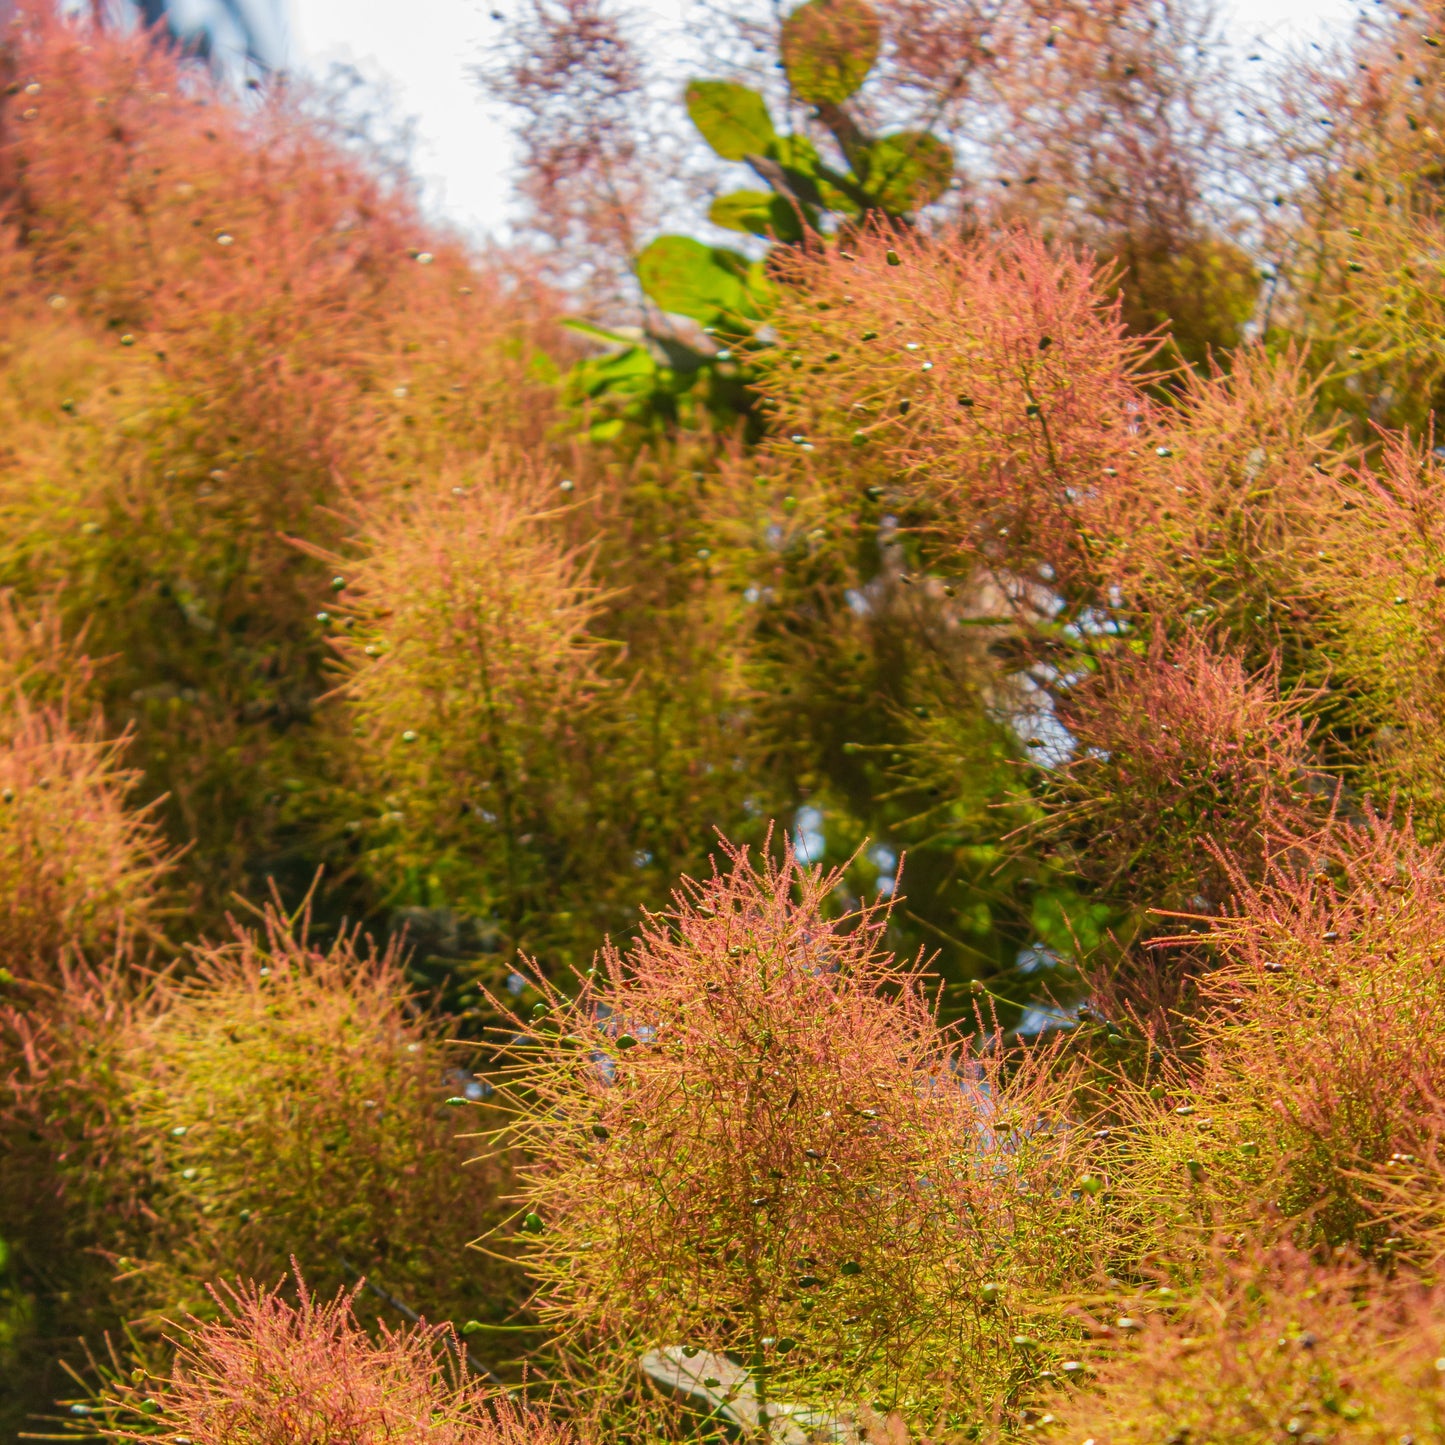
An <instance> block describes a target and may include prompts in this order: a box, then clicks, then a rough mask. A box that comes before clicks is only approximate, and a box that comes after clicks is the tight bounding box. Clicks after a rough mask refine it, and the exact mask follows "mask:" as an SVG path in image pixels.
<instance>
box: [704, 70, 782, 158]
mask: <svg viewBox="0 0 1445 1445" xmlns="http://www.w3.org/2000/svg"><path fill="white" fill-rule="evenodd" d="M684 99H685V100H686V102H687V113H688V115H690V116H691V117H692V123H693V124H694V125H695V126H696V127H697V128H698V130H699V131H700V132H701V133H702V138H703V139H704V140H705V141H706V142H707V143H708V144H709V145H710V146H711V147H712V148H713V150H715V151H716V152H717V153H718V155H720V156H721V157H722V158H723V159H724V160H725V161H740V160H742V159H743V158H744V157H745V156H749V155H762V154H763V153H764V152H765V151H766V150H767V148H768V145H769V144H770V143H771V142H772V141H774V140H776V139H777V132H776V131H775V130H774V129H773V122H772V119H771V117H770V116H769V115H768V107H767V102H766V101H764V99H763V98H762V96H760V95H759V94H758V93H757V91H755V90H749V89H748V88H747V86H745V85H735V84H733V82H732V81H730V80H694V81H692V82H691V83H690V84H689V85H688V87H687V90H686V92H685V93H684Z"/></svg>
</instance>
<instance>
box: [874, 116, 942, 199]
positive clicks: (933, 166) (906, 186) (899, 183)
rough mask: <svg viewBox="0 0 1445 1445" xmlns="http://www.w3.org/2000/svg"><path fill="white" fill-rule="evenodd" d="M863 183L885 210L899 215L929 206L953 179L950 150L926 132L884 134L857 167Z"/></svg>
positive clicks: (907, 131)
mask: <svg viewBox="0 0 1445 1445" xmlns="http://www.w3.org/2000/svg"><path fill="white" fill-rule="evenodd" d="M860 171H861V172H862V180H863V183H864V184H865V185H866V186H867V187H868V190H869V191H870V192H871V193H872V195H873V196H874V198H875V199H876V200H877V202H878V204H879V205H880V206H881V207H882V208H883V209H884V210H885V211H892V212H893V213H894V214H899V213H901V212H903V211H916V210H920V209H921V208H922V207H924V206H927V205H931V204H932V203H933V202H934V201H936V200H937V199H938V198H939V197H940V196H941V195H942V194H943V193H944V191H946V190H947V189H948V184H949V182H950V181H951V180H952V179H953V151H952V150H950V149H949V147H948V146H946V145H945V144H944V143H943V142H942V141H941V140H939V139H938V137H937V136H936V135H930V134H929V133H928V132H927V131H917V130H905V131H899V132H898V133H897V134H896V135H885V136H884V137H883V138H882V139H881V140H878V141H875V142H874V144H873V145H872V146H870V147H869V149H868V153H867V157H866V159H865V161H864V162H863V164H862V165H861V166H860Z"/></svg>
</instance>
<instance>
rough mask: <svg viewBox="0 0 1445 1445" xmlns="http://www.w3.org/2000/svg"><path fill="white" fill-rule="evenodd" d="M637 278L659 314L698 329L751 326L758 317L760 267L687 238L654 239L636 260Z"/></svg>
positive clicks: (762, 288)
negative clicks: (694, 324) (694, 323)
mask: <svg viewBox="0 0 1445 1445" xmlns="http://www.w3.org/2000/svg"><path fill="white" fill-rule="evenodd" d="M637 279H638V280H639V281H640V282H641V283H642V289H643V290H644V291H645V292H646V293H647V294H648V296H650V297H651V298H652V299H653V300H654V301H655V302H656V303H657V304H658V306H659V307H661V308H662V310H664V311H667V312H670V313H672V314H673V315H676V316H690V317H692V319H693V320H694V321H700V322H702V324H703V325H704V326H716V325H718V324H720V323H731V324H733V325H736V324H737V323H738V322H739V321H744V322H746V321H757V320H759V319H760V318H761V317H762V314H763V312H762V309H761V303H762V302H763V300H764V298H765V296H766V289H765V288H766V278H765V277H763V276H762V271H761V267H759V266H757V265H756V264H753V263H749V261H748V258H747V257H746V256H742V255H739V253H738V252H736V251H729V250H727V249H726V248H725V247H722V246H705V245H703V243H702V242H701V241H695V240H693V238H692V237H691V236H659V237H658V238H657V239H656V240H655V241H653V242H652V243H651V244H650V245H648V246H647V247H646V248H645V249H644V250H643V252H642V254H641V255H640V256H639V257H638V258H637Z"/></svg>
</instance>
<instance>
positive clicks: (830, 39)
mask: <svg viewBox="0 0 1445 1445" xmlns="http://www.w3.org/2000/svg"><path fill="white" fill-rule="evenodd" d="M880 33H881V27H880V26H879V23H878V16H877V14H876V13H875V11H874V10H873V7H872V6H871V5H868V4H867V3H866V0H806V3H805V4H802V5H799V6H798V8H797V9H796V10H794V11H793V13H792V14H791V15H789V16H788V18H787V19H786V20H785V21H783V36H782V52H783V68H784V69H785V70H786V71H787V72H788V83H789V84H790V85H791V86H792V87H793V94H794V95H796V96H797V97H798V99H799V100H804V101H807V102H808V104H810V105H837V104H839V103H840V102H842V101H845V100H847V99H848V97H849V96H850V95H852V94H853V93H854V91H856V90H857V89H858V87H859V86H860V85H862V84H863V82H864V80H865V79H867V76H868V72H869V71H870V70H872V69H873V63H874V61H876V60H877V59H878V43H879V37H880Z"/></svg>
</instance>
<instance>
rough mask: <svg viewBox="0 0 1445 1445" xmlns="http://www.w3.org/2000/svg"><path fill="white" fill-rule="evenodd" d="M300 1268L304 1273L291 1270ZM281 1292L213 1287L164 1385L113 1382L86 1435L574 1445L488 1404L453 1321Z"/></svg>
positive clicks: (393, 1444)
mask: <svg viewBox="0 0 1445 1445" xmlns="http://www.w3.org/2000/svg"><path fill="white" fill-rule="evenodd" d="M293 1269H295V1266H294V1265H293ZM295 1273H296V1301H295V1303H292V1302H291V1301H290V1300H289V1299H288V1298H287V1297H286V1296H285V1295H284V1294H283V1293H282V1291H281V1289H280V1288H275V1289H263V1288H262V1287H261V1286H259V1285H256V1284H238V1285H235V1286H228V1287H223V1288H221V1289H218V1290H213V1291H212V1296H213V1305H214V1312H215V1318H213V1319H209V1320H205V1321H199V1320H192V1321H191V1322H190V1323H189V1326H188V1327H184V1328H182V1329H180V1330H178V1331H177V1333H176V1335H175V1337H174V1340H173V1343H174V1345H175V1347H176V1356H175V1363H174V1365H173V1367H172V1368H171V1370H170V1372H169V1373H168V1374H167V1375H166V1376H165V1377H163V1378H160V1379H147V1378H145V1372H144V1371H140V1372H138V1373H139V1374H140V1376H141V1378H140V1380H139V1381H137V1382H135V1383H133V1384H132V1383H129V1382H125V1381H122V1380H117V1381H115V1382H114V1383H113V1384H112V1386H111V1387H110V1388H109V1389H108V1390H107V1391H106V1392H105V1393H104V1395H102V1397H101V1398H100V1401H99V1403H98V1407H91V1408H92V1409H93V1410H94V1414H93V1416H92V1417H91V1418H88V1419H87V1421H86V1424H87V1426H88V1427H89V1428H90V1429H91V1430H92V1431H94V1432H95V1433H96V1434H98V1435H99V1437H100V1438H101V1439H102V1440H106V1441H110V1442H120V1441H125V1440H152V1439H154V1438H155V1436H156V1427H157V1426H158V1425H159V1426H160V1428H161V1430H162V1431H163V1432H164V1433H165V1438H168V1439H179V1438H186V1439H189V1440H190V1441H192V1442H193V1445H332V1442H335V1441H342V1440H344V1441H346V1442H347V1445H567V1442H568V1441H570V1440H571V1439H572V1438H573V1437H572V1435H571V1433H570V1432H569V1431H568V1430H566V1429H565V1428H564V1427H563V1426H561V1425H560V1424H558V1423H556V1422H554V1421H553V1420H551V1419H550V1418H549V1417H548V1416H547V1415H546V1414H545V1413H543V1412H542V1411H540V1410H536V1409H531V1408H528V1407H527V1406H525V1405H519V1404H517V1403H516V1402H515V1401H513V1400H511V1399H509V1398H507V1397H505V1396H502V1397H499V1398H489V1397H488V1396H487V1394H486V1393H485V1392H484V1391H483V1390H482V1388H481V1387H480V1386H479V1385H478V1384H477V1382H476V1381H475V1380H474V1379H473V1378H472V1377H471V1376H470V1375H469V1374H468V1373H467V1369H466V1366H465V1364H463V1363H461V1362H460V1361H462V1360H464V1359H465V1352H464V1350H463V1349H462V1346H461V1344H460V1342H459V1340H458V1339H457V1337H456V1335H455V1334H454V1333H453V1332H452V1330H451V1329H450V1328H449V1327H447V1326H425V1325H421V1326H417V1327H415V1328H411V1329H400V1330H391V1329H388V1328H386V1327H385V1326H382V1327H381V1329H380V1332H379V1335H378V1337H376V1338H373V1337H371V1336H370V1335H368V1334H367V1332H366V1331H365V1330H364V1329H363V1328H362V1326H361V1325H360V1323H359V1322H358V1320H357V1318H356V1314H355V1305H356V1302H357V1298H358V1295H359V1292H360V1290H359V1287H358V1288H356V1289H353V1290H351V1291H350V1292H347V1293H342V1294H338V1295H337V1296H335V1297H334V1298H332V1299H330V1300H318V1299H317V1298H316V1296H315V1295H314V1294H313V1293H312V1290H311V1289H310V1288H309V1287H308V1285H307V1283H306V1280H305V1279H304V1278H303V1277H302V1274H301V1272H300V1270H299V1269H296V1270H295Z"/></svg>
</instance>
